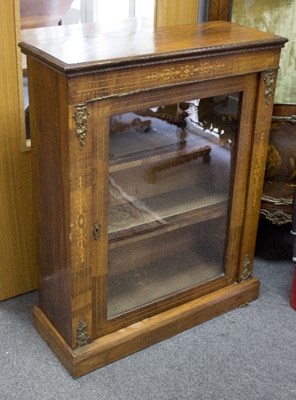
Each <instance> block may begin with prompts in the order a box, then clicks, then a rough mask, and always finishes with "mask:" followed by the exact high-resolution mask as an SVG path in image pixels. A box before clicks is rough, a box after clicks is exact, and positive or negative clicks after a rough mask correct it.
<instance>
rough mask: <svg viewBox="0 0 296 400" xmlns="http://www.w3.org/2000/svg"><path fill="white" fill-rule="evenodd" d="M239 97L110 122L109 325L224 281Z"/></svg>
mask: <svg viewBox="0 0 296 400" xmlns="http://www.w3.org/2000/svg"><path fill="white" fill-rule="evenodd" d="M238 109H239V101H238V96H237V95H229V96H220V97H216V98H210V99H203V100H192V101H188V102H183V103H179V104H172V105H166V106H156V107H154V108H150V109H146V110H138V111H136V112H129V113H124V114H120V115H114V116H112V117H111V118H110V154H109V193H110V199H109V276H108V318H112V317H114V316H117V315H119V314H122V313H124V312H126V311H130V310H133V309H135V308H138V307H141V306H144V305H146V304H148V303H151V302H153V301H155V300H159V299H163V298H165V297H167V296H169V295H172V294H175V293H177V292H180V291H182V290H185V289H189V288H192V287H195V286H197V285H199V284H201V283H204V282H206V281H209V280H211V279H214V278H217V277H219V276H221V275H223V273H224V265H223V260H224V246H225V237H226V233H227V225H228V218H227V217H228V200H229V196H230V187H231V165H232V163H231V161H232V154H233V153H234V151H233V150H234V147H235V146H234V144H235V140H236V133H237V125H238Z"/></svg>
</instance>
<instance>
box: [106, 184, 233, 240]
mask: <svg viewBox="0 0 296 400" xmlns="http://www.w3.org/2000/svg"><path fill="white" fill-rule="evenodd" d="M212 189H213V188H209V187H207V188H205V187H201V186H198V187H188V188H186V189H182V190H176V191H174V192H169V193H163V194H161V195H158V196H154V197H149V198H146V199H144V200H139V199H134V200H133V201H129V202H125V203H122V204H117V205H115V206H111V207H110V209H109V245H110V248H112V247H115V246H117V245H118V242H121V244H126V243H127V242H131V241H132V240H137V241H138V240H139V239H140V238H142V239H144V238H147V237H151V236H155V235H160V234H162V233H165V232H170V231H172V230H175V229H179V228H181V227H184V226H190V225H192V224H195V223H198V222H202V221H205V220H211V219H214V218H217V217H220V216H222V215H225V214H226V213H227V204H228V202H227V196H226V195H225V193H224V192H215V191H212V192H211V190H212Z"/></svg>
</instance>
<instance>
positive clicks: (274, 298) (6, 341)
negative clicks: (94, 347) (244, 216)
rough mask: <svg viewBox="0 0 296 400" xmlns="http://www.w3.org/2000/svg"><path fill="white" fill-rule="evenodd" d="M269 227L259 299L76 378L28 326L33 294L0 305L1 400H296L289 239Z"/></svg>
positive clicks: (260, 258)
mask: <svg viewBox="0 0 296 400" xmlns="http://www.w3.org/2000/svg"><path fill="white" fill-rule="evenodd" d="M267 228H268V229H267V230H266V227H264V226H263V227H261V228H260V230H259V238H258V241H257V249H256V259H255V268H254V275H255V276H257V277H258V278H259V279H260V281H261V292H260V297H259V299H258V300H256V301H255V302H253V303H251V304H250V305H249V306H247V307H243V308H239V309H237V310H234V311H232V312H230V313H227V314H225V315H223V316H221V317H218V318H216V319H213V320H211V321H208V322H206V323H204V324H202V325H200V326H197V327H195V328H193V329H190V330H188V331H186V332H183V333H182V334H179V335H177V336H175V337H173V338H171V339H169V340H166V341H164V342H161V343H159V344H157V345H154V346H152V347H150V348H148V349H145V350H143V351H141V352H139V353H136V354H134V355H131V356H129V357H127V358H125V359H123V360H120V361H118V362H115V363H113V364H111V365H109V366H107V367H104V368H101V369H99V370H97V371H95V372H92V373H90V374H88V375H86V376H84V377H82V378H79V379H77V380H74V379H72V377H70V375H69V374H68V372H67V371H66V370H65V369H64V368H63V367H62V366H61V364H60V362H59V361H58V360H57V359H56V357H55V356H54V355H53V354H52V352H51V350H50V349H49V348H48V347H47V345H46V344H45V343H44V342H43V340H42V339H41V338H40V337H39V335H38V334H37V333H36V332H35V330H34V328H33V326H32V318H31V309H32V306H33V305H34V304H36V301H37V296H36V293H35V292H34V293H29V294H26V295H23V296H19V297H17V298H14V299H10V300H7V301H3V302H1V303H0V368H1V372H0V399H1V400H18V399H20V400H26V399H28V400H59V399H62V400H81V399H83V400H92V399H100V400H183V399H186V400H187V399H190V400H191V399H192V400H199V399H201V400H216V399H217V400H252V399H255V400H294V399H296V379H295V378H296V312H295V311H294V310H292V308H291V307H290V306H289V295H290V287H291V282H292V275H293V265H292V262H291V261H290V260H291V258H290V257H291V238H290V236H289V235H288V233H287V228H283V229H277V228H274V227H272V226H271V227H270V226H268V227H267Z"/></svg>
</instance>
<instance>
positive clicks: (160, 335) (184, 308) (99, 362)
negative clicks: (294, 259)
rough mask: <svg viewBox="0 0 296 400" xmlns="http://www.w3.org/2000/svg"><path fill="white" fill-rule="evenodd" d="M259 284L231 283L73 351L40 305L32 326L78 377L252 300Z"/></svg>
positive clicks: (74, 375)
mask: <svg viewBox="0 0 296 400" xmlns="http://www.w3.org/2000/svg"><path fill="white" fill-rule="evenodd" d="M259 287H260V284H259V281H258V280H257V279H255V278H250V279H248V280H246V281H244V282H242V283H239V284H231V285H229V286H227V287H225V288H223V289H219V290H217V291H215V292H212V293H210V294H207V295H205V296H202V297H200V298H198V299H196V300H193V301H190V302H188V303H186V304H182V305H180V306H178V307H175V308H173V309H171V310H168V311H165V312H162V313H160V314H158V315H155V316H153V317H150V318H146V319H144V320H142V321H140V322H137V323H135V324H132V325H130V326H128V327H126V328H123V329H120V330H118V331H116V332H113V333H110V334H108V335H106V336H103V337H100V338H98V339H96V340H94V341H93V342H92V343H90V344H88V345H86V346H83V347H80V348H77V349H74V350H73V349H71V348H70V346H69V345H68V344H67V343H66V342H65V340H64V339H63V338H62V337H61V335H60V334H59V333H58V331H57V330H56V329H55V327H54V326H53V325H52V324H51V323H50V322H49V320H48V319H47V317H46V316H45V314H44V313H43V312H42V310H41V309H40V308H39V307H35V308H34V310H33V318H34V325H35V327H36V329H37V330H38V332H39V333H40V335H41V336H42V337H43V339H44V340H45V341H46V342H47V343H48V345H49V346H50V348H51V349H52V350H53V352H54V353H55V354H56V356H57V357H58V358H59V359H60V361H61V362H62V364H63V365H64V366H65V367H66V368H67V370H68V371H69V372H70V374H71V375H72V376H73V377H79V376H82V375H85V374H87V373H89V372H91V371H93V370H95V369H97V368H100V367H102V366H104V365H107V364H110V363H111V362H114V361H116V360H119V359H120V358H123V357H125V356H127V355H129V354H132V353H135V352H136V351H139V350H141V349H144V348H146V347H148V346H150V345H152V344H155V343H157V342H160V341H162V340H164V339H167V338H169V337H171V336H173V335H175V334H178V333H180V332H182V331H184V330H186V329H189V328H192V327H193V326H195V325H198V324H201V323H203V322H205V321H207V320H210V319H211V318H214V317H216V316H218V315H221V314H223V313H225V312H228V311H230V310H233V309H235V308H237V307H239V306H241V305H243V304H245V303H248V302H250V301H253V300H255V299H256V298H257V297H258V294H259Z"/></svg>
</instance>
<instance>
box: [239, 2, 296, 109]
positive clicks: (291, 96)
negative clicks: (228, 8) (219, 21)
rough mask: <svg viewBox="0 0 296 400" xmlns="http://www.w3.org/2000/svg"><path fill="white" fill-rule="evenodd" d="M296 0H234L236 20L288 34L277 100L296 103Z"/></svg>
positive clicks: (283, 52) (280, 33)
mask: <svg viewBox="0 0 296 400" xmlns="http://www.w3.org/2000/svg"><path fill="white" fill-rule="evenodd" d="M295 20H296V0H285V1H283V0H233V3H232V21H233V22H236V23H239V24H241V25H246V26H250V27H254V28H257V29H260V30H262V31H266V32H271V33H275V34H277V35H280V36H283V37H286V38H288V39H289V42H288V43H287V44H286V45H285V48H284V49H282V51H281V60H280V70H279V75H278V81H277V87H276V93H275V102H277V103H294V104H295V103H296V24H295Z"/></svg>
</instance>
